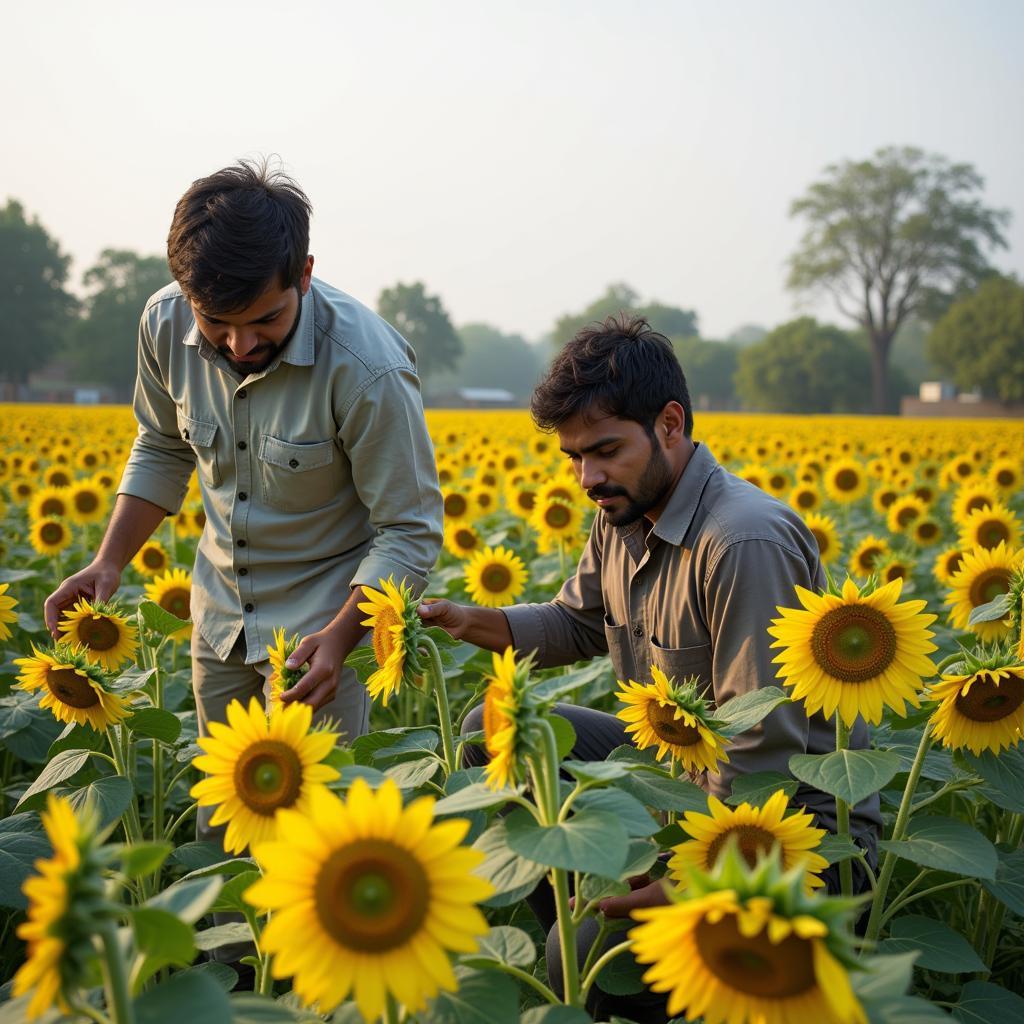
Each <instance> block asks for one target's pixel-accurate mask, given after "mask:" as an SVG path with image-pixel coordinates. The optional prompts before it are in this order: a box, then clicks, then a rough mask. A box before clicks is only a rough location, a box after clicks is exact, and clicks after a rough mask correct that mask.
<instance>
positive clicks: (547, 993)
mask: <svg viewBox="0 0 1024 1024" xmlns="http://www.w3.org/2000/svg"><path fill="white" fill-rule="evenodd" d="M462 962H463V963H464V964H466V965H467V966H468V967H474V966H476V965H477V964H479V965H480V966H481V967H487V969H488V970H495V971H501V972H502V973H503V974H509V975H511V976H512V977H513V978H517V979H518V980H519V981H521V982H523V983H524V984H526V985H529V986H530V988H532V989H533V990H534V992H536V993H537V994H538V995H539V996H541V997H542V998H543V999H544V1000H545V1001H546V1002H549V1003H554V1004H555V1005H558V1002H559V999H558V996H556V995H555V993H554V992H552V991H551V989H549V988H548V987H547V985H545V984H544V982H543V981H541V980H540V979H539V978H535V977H534V976H533V975H532V974H529V973H527V972H526V971H524V970H522V969H521V968H519V967H514V966H513V965H512V964H507V963H505V961H504V960H491V959H489V958H480V959H477V958H476V957H467V958H466V959H464V960H463V961H462Z"/></svg>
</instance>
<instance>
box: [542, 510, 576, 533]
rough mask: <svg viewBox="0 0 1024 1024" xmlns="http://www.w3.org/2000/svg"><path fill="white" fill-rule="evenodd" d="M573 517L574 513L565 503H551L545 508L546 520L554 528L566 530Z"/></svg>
mask: <svg viewBox="0 0 1024 1024" xmlns="http://www.w3.org/2000/svg"><path fill="white" fill-rule="evenodd" d="M571 519H572V515H571V514H570V512H569V510H568V509H567V508H566V507H565V506H564V505H557V504H556V505H549V506H548V507H547V508H546V509H545V510H544V522H545V523H547V525H548V526H550V527H551V529H552V530H564V529H565V528H566V527H567V526H568V525H569V522H570V520H571Z"/></svg>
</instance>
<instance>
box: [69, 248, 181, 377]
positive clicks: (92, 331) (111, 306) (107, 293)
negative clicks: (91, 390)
mask: <svg viewBox="0 0 1024 1024" xmlns="http://www.w3.org/2000/svg"><path fill="white" fill-rule="evenodd" d="M82 280H83V283H84V284H85V287H86V288H87V289H88V295H87V296H86V299H85V310H84V312H85V315H84V317H83V318H82V319H81V320H79V321H78V322H77V323H76V324H75V326H74V329H73V330H72V331H71V333H70V336H69V344H68V357H69V359H70V361H71V363H72V364H73V365H74V367H75V368H76V369H77V370H78V372H79V373H80V374H81V375H82V377H83V379H85V380H88V381H95V382H96V383H99V384H107V385H109V386H111V387H112V388H114V389H115V391H117V393H118V394H119V395H122V396H124V397H127V396H128V395H130V394H131V389H132V386H133V385H134V383H135V364H136V354H135V348H136V344H137V339H138V334H139V316H140V315H141V313H142V310H143V309H144V307H145V305H146V300H147V299H148V298H149V297H150V296H151V295H152V294H153V293H154V292H156V291H159V290H160V289H161V288H163V287H164V286H165V285H167V284H169V283H170V281H171V274H170V271H169V270H168V269H167V261H166V260H165V259H164V258H163V257H162V256H140V255H139V254H138V253H134V252H131V251H129V250H127V249H104V250H103V252H102V253H100V258H99V259H98V260H97V262H96V263H95V265H94V266H92V267H90V268H89V269H88V270H87V271H86V272H85V276H84V277H83V278H82Z"/></svg>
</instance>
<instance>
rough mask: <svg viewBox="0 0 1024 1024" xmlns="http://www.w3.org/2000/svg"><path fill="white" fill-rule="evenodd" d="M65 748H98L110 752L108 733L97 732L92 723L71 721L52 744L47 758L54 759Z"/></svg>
mask: <svg viewBox="0 0 1024 1024" xmlns="http://www.w3.org/2000/svg"><path fill="white" fill-rule="evenodd" d="M64 750H96V751H102V752H103V753H108V750H107V737H106V734H105V733H102V732H97V731H96V730H95V729H94V728H93V727H92V726H91V725H78V724H77V723H75V722H69V723H68V724H67V725H66V726H65V727H64V731H63V732H62V733H61V734H60V735H59V736H58V737H57V738H56V739H55V740H54V741H53V742H52V743H51V744H50V749H49V751H48V752H47V758H48V759H49V760H52V759H53V758H55V757H56V756H57V755H58V754H59V753H61V751H64Z"/></svg>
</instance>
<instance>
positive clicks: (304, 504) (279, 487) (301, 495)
mask: <svg viewBox="0 0 1024 1024" xmlns="http://www.w3.org/2000/svg"><path fill="white" fill-rule="evenodd" d="M259 462H260V481H261V484H262V487H263V500H264V501H265V502H266V503H267V504H268V505H269V506H270V507H271V508H276V509H278V510H279V511H281V512H313V511H315V510H316V509H318V508H323V507H324V506H325V505H329V504H330V503H331V502H332V501H334V499H335V498H337V496H338V493H339V491H340V488H341V465H340V462H341V460H340V459H339V458H338V452H337V449H336V448H335V446H334V442H333V441H331V440H327V441H313V442H312V443H306V444H295V443H293V442H291V441H282V440H281V439H280V438H278V437H271V435H270V434H264V435H263V437H262V438H261V440H260V449H259Z"/></svg>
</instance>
